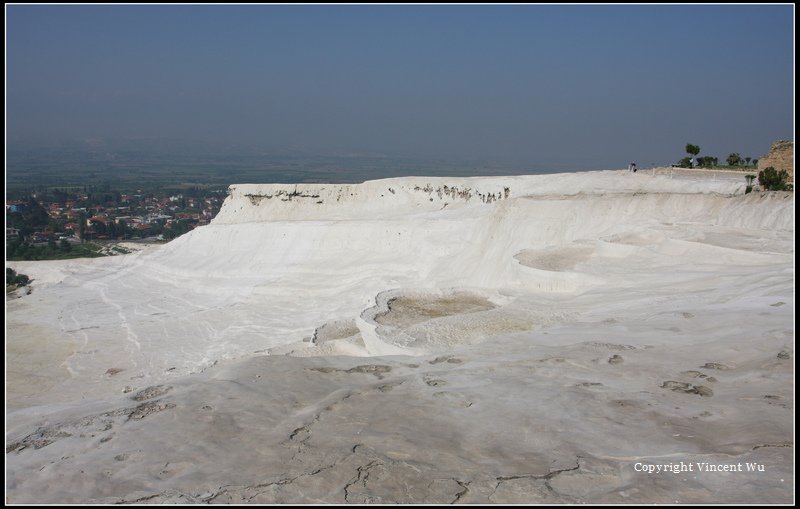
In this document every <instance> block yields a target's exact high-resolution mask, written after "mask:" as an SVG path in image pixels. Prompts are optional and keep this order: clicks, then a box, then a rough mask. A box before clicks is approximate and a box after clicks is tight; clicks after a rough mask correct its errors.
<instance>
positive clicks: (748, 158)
mask: <svg viewBox="0 0 800 509" xmlns="http://www.w3.org/2000/svg"><path fill="white" fill-rule="evenodd" d="M750 159H752V157H745V158H744V160H745V161H746V162H747V166H750Z"/></svg>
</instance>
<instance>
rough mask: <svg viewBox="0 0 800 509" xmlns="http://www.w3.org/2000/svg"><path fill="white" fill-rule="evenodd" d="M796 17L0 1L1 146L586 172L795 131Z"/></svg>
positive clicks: (691, 10) (782, 13)
mask: <svg viewBox="0 0 800 509" xmlns="http://www.w3.org/2000/svg"><path fill="white" fill-rule="evenodd" d="M793 9H794V7H793V5H772V6H769V5H767V6H762V5H752V6H742V5H728V6H714V5H708V6H692V5H684V6H634V7H630V6H611V5H609V6H584V5H576V6H538V5H530V6H523V5H511V6H457V5H456V6H367V7H363V6H268V5H265V6H252V5H242V6H210V5H205V6H203V5H195V6H79V5H75V6H34V5H11V6H9V5H7V6H6V29H7V32H6V52H7V53H6V55H7V60H6V66H7V76H6V87H7V88H6V105H7V110H6V111H7V114H6V125H7V136H8V141H9V143H11V145H12V146H13V143H14V142H15V141H18V140H20V141H21V140H31V139H34V140H35V139H47V138H53V137H59V138H76V139H82V138H104V137H154V138H158V137H167V138H181V139H192V140H200V141H203V140H218V141H223V142H232V141H235V142H239V143H247V144H257V145H261V146H264V147H285V146H293V147H302V148H307V149H312V150H320V151H367V152H377V153H387V154H393V155H407V156H422V157H438V158H444V159H451V160H461V159H464V158H473V159H479V160H494V161H501V162H508V163H515V164H516V163H523V164H527V163H531V164H537V165H538V164H552V165H558V166H561V167H574V168H575V169H586V168H595V167H623V166H626V165H627V163H628V162H630V160H636V161H637V162H639V164H640V165H645V164H649V163H651V162H658V163H661V162H670V161H676V160H677V159H679V158H680V157H683V156H685V154H684V153H683V148H684V146H685V145H686V143H688V142H691V143H695V144H699V145H700V146H701V149H702V151H701V154H700V155H715V156H717V157H719V158H720V159H724V158H725V157H726V156H727V154H728V153H730V152H734V151H736V152H740V153H741V154H742V156H753V157H758V156H760V155H763V154H765V153H766V152H767V150H768V149H769V146H770V144H771V143H772V142H773V141H775V140H777V139H792V138H793V137H794V120H793V112H794V70H793V65H794V64H793V62H794V36H793V30H794V24H793V23H794V10H793Z"/></svg>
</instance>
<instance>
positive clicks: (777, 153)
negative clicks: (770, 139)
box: [758, 140, 794, 182]
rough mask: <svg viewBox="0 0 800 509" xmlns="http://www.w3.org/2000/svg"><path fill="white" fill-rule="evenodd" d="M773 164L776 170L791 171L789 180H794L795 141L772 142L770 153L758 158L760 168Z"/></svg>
mask: <svg viewBox="0 0 800 509" xmlns="http://www.w3.org/2000/svg"><path fill="white" fill-rule="evenodd" d="M770 166H772V167H773V168H775V169H776V170H786V171H787V172H789V182H794V141H792V140H778V141H776V142H775V143H773V144H772V148H770V149H769V154H767V155H765V156H764V157H762V158H761V159H759V160H758V170H759V171H761V170H763V169H764V168H768V167H770Z"/></svg>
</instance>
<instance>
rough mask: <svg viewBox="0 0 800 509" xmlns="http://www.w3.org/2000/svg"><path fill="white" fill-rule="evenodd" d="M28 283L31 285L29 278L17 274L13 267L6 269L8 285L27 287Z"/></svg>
mask: <svg viewBox="0 0 800 509" xmlns="http://www.w3.org/2000/svg"><path fill="white" fill-rule="evenodd" d="M28 283H30V278H29V277H28V276H26V275H25V274H17V273H16V271H15V270H14V269H12V268H11V267H6V284H7V285H17V286H26V285H27V284H28Z"/></svg>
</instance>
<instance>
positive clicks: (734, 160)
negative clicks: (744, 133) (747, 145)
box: [727, 152, 742, 166]
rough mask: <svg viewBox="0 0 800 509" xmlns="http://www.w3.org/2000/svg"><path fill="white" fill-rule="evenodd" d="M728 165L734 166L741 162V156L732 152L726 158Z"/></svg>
mask: <svg viewBox="0 0 800 509" xmlns="http://www.w3.org/2000/svg"><path fill="white" fill-rule="evenodd" d="M727 161H728V165H730V166H736V165H738V164H739V163H740V162H741V161H742V156H740V155H739V153H738V152H734V153H732V154H730V155H729V156H728V159H727Z"/></svg>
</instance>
